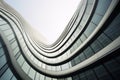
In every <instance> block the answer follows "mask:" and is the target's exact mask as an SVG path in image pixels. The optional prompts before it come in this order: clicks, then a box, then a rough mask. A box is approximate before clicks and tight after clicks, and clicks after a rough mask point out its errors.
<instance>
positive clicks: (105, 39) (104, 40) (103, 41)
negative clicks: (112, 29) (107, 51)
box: [98, 33, 111, 47]
mask: <svg viewBox="0 0 120 80" xmlns="http://www.w3.org/2000/svg"><path fill="white" fill-rule="evenodd" d="M98 40H99V42H100V43H101V44H102V45H103V46H104V47H105V46H106V45H108V44H109V43H110V42H111V40H110V39H109V38H108V37H107V36H106V35H105V34H103V33H102V34H101V35H100V36H99V37H98Z"/></svg>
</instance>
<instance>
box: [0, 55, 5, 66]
mask: <svg viewBox="0 0 120 80" xmlns="http://www.w3.org/2000/svg"><path fill="white" fill-rule="evenodd" d="M5 63H6V58H5V55H3V56H2V57H0V68H1V67H2V66H3V65H5Z"/></svg>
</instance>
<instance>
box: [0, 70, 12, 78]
mask: <svg viewBox="0 0 120 80" xmlns="http://www.w3.org/2000/svg"><path fill="white" fill-rule="evenodd" d="M12 75H13V73H12V72H11V70H10V69H9V68H8V69H7V70H6V72H5V73H4V74H3V75H2V76H1V78H0V80H10V79H11V77H12Z"/></svg>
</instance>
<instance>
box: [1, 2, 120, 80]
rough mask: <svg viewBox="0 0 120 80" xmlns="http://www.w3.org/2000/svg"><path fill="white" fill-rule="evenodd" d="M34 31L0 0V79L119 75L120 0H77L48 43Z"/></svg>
mask: <svg viewBox="0 0 120 80" xmlns="http://www.w3.org/2000/svg"><path fill="white" fill-rule="evenodd" d="M33 32H34V31H32V28H31V26H30V25H29V24H28V23H27V22H26V21H25V20H24V18H23V17H22V16H21V15H20V14H19V13H18V12H16V11H15V10H14V9H13V8H12V7H10V6H9V5H8V4H6V3H5V2H4V1H3V0H1V1H0V80H120V1H119V0H82V1H81V3H80V4H79V6H78V8H77V9H76V11H75V13H74V15H73V16H72V18H71V20H70V21H69V23H68V25H67V26H66V28H65V30H64V31H63V33H62V34H61V36H60V37H59V38H58V39H57V40H56V42H54V43H53V44H51V45H46V44H44V43H42V42H39V41H38V40H37V38H35V37H34V35H33V34H32V33H33Z"/></svg>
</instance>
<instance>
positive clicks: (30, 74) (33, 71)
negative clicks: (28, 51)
mask: <svg viewBox="0 0 120 80" xmlns="http://www.w3.org/2000/svg"><path fill="white" fill-rule="evenodd" d="M28 68H29V67H28ZM28 75H29V76H30V77H31V78H32V80H33V79H34V77H35V70H33V69H32V68H31V69H30V71H29V74H28Z"/></svg>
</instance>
